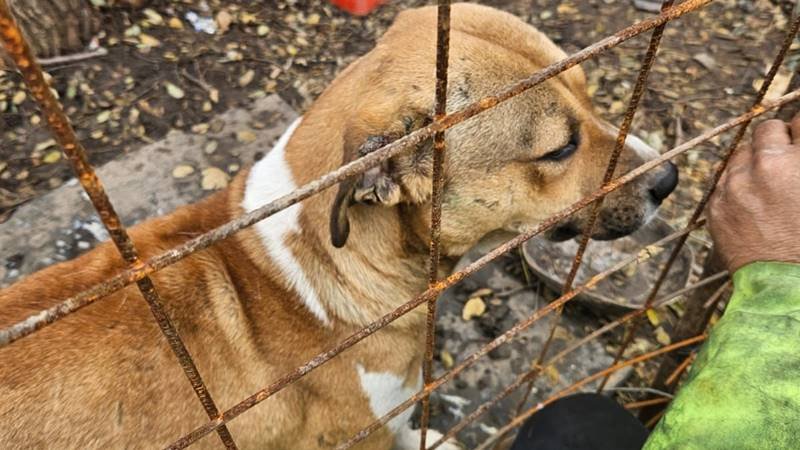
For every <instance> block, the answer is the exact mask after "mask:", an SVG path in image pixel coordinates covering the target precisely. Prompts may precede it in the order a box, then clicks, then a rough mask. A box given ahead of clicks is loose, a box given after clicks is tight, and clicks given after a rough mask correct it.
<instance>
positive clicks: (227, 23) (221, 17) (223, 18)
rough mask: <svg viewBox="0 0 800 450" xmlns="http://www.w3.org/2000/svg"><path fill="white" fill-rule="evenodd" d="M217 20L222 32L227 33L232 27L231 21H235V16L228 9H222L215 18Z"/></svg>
mask: <svg viewBox="0 0 800 450" xmlns="http://www.w3.org/2000/svg"><path fill="white" fill-rule="evenodd" d="M215 20H216V21H217V28H218V29H219V33H220V34H225V32H227V31H228V29H229V28H230V27H231V23H232V22H233V16H231V13H229V12H228V11H226V10H224V9H223V10H222V11H220V12H218V13H217V17H216V19H215Z"/></svg>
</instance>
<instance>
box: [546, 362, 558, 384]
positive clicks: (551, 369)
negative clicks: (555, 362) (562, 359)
mask: <svg viewBox="0 0 800 450" xmlns="http://www.w3.org/2000/svg"><path fill="white" fill-rule="evenodd" d="M544 373H545V374H546V375H547V378H549V379H550V384H558V380H559V379H560V378H561V374H560V373H558V369H556V367H555V366H547V367H545V368H544Z"/></svg>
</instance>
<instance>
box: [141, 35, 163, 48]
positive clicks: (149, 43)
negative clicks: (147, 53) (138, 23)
mask: <svg viewBox="0 0 800 450" xmlns="http://www.w3.org/2000/svg"><path fill="white" fill-rule="evenodd" d="M139 42H141V43H142V45H144V46H145V47H158V46H159V45H161V41H159V40H158V39H156V38H154V37H153V36H150V35H149V34H144V33H142V34H141V35H139Z"/></svg>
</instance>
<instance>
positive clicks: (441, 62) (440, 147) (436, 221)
mask: <svg viewBox="0 0 800 450" xmlns="http://www.w3.org/2000/svg"><path fill="white" fill-rule="evenodd" d="M449 53H450V0H438V9H437V15H436V99H435V101H436V105H435V110H434V120H436V121H439V120H442V118H443V117H444V116H445V115H446V114H447V65H448V62H449ZM444 133H445V132H444V131H438V132H436V134H434V135H433V177H432V181H431V183H432V186H431V242H430V258H429V263H428V285H429V286H434V285H435V284H436V282H437V281H439V241H440V235H441V222H442V184H443V176H442V171H443V165H444V156H445V140H444ZM438 298H439V296H438V295H437V296H434V297H431V298H430V299H429V300H428V314H427V318H426V335H425V359H424V361H423V363H422V378H423V381H424V383H425V385H428V384H430V383H431V381H433V350H434V344H435V342H434V340H435V334H436V300H438ZM430 400H431V398H430V395H426V396H425V397H423V398H422V418H421V420H420V434H419V448H420V450H425V440H426V438H427V435H428V423H429V421H430V413H431V405H430Z"/></svg>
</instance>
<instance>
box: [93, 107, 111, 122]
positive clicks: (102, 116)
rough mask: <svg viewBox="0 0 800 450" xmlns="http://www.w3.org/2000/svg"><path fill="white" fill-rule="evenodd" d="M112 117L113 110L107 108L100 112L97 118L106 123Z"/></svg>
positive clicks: (98, 120)
mask: <svg viewBox="0 0 800 450" xmlns="http://www.w3.org/2000/svg"><path fill="white" fill-rule="evenodd" d="M110 117H111V110H108V109H107V110H105V111H103V112H101V113H100V114H98V115H97V117H96V118H95V119H96V120H97V123H105V122H108V119H109V118H110Z"/></svg>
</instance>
